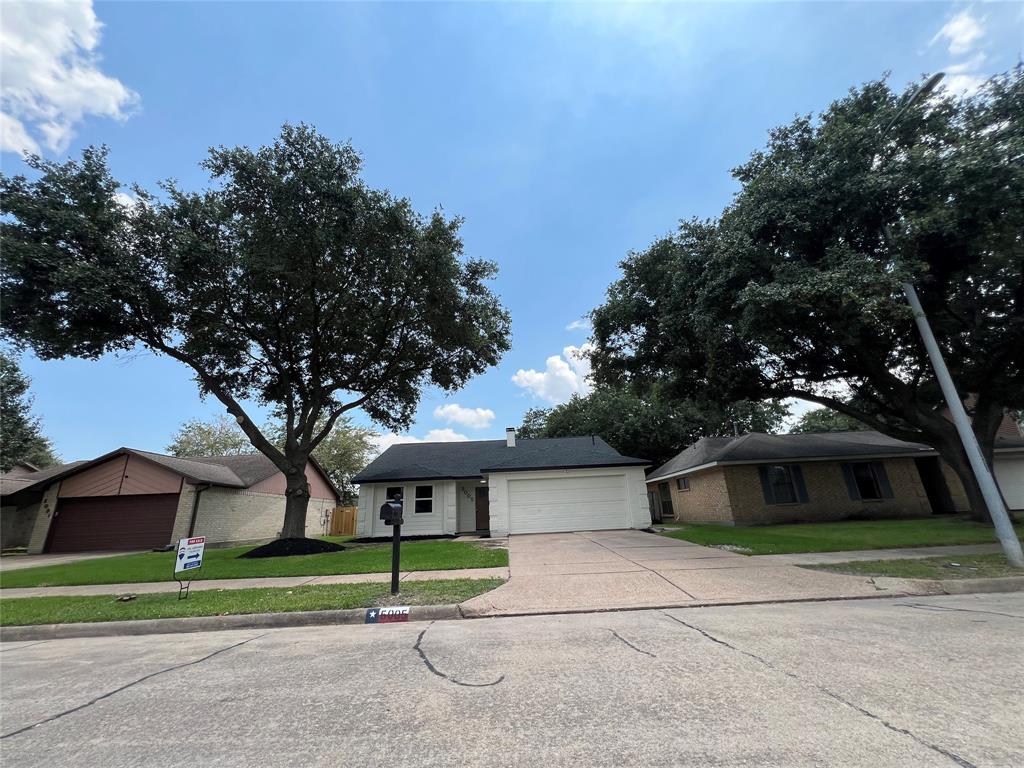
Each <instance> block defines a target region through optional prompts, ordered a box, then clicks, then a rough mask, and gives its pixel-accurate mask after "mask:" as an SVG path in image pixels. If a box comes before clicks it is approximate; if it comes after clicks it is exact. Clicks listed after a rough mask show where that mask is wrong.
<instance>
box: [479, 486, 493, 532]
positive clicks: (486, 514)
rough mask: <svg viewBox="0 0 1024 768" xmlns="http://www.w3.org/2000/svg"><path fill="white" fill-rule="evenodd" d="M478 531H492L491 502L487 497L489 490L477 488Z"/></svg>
mask: <svg viewBox="0 0 1024 768" xmlns="http://www.w3.org/2000/svg"><path fill="white" fill-rule="evenodd" d="M476 529H477V530H478V531H489V530H491V502H490V498H489V497H488V495H487V488H486V487H483V488H481V487H480V486H479V485H478V486H477V487H476Z"/></svg>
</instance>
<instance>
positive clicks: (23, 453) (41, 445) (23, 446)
mask: <svg viewBox="0 0 1024 768" xmlns="http://www.w3.org/2000/svg"><path fill="white" fill-rule="evenodd" d="M31 383H32V382H31V380H30V379H29V378H28V377H27V376H25V374H24V373H22V372H21V368H20V366H19V365H18V361H17V359H15V358H14V357H13V356H11V355H8V354H6V353H4V352H2V351H0V471H3V472H7V471H8V470H10V468H11V467H13V466H14V465H15V464H16V463H18V462H19V461H22V462H27V463H29V464H33V465H35V466H36V467H39V468H40V469H42V468H43V467H50V466H53V465H54V464H58V463H60V460H59V459H58V458H57V455H56V454H55V453H54V452H53V445H52V444H51V443H50V441H49V440H48V439H47V438H46V437H44V436H43V433H42V429H41V426H40V423H39V419H38V418H37V417H36V416H33V415H32V395H31V394H30V393H29V386H30V385H31Z"/></svg>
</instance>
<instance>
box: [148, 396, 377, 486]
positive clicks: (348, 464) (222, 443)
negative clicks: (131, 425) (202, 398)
mask: <svg viewBox="0 0 1024 768" xmlns="http://www.w3.org/2000/svg"><path fill="white" fill-rule="evenodd" d="M262 432H263V434H264V435H266V436H267V439H269V440H270V442H272V443H273V444H274V445H275V446H277V448H278V449H280V450H284V447H285V443H286V441H287V427H286V425H285V423H284V421H283V420H282V419H280V418H272V419H271V420H270V421H269V422H267V423H266V424H264V425H263V428H262ZM376 437H377V433H376V432H374V431H373V430H372V429H366V428H365V427H360V426H357V425H356V424H355V423H353V421H352V419H351V418H350V417H349V416H348V415H347V414H346V415H344V416H341V417H340V418H339V419H337V420H336V421H335V422H334V426H333V427H331V431H330V432H329V433H328V434H327V437H325V438H324V439H323V440H321V441H320V444H319V445H317V446H316V448H314V449H313V453H312V456H313V457H314V458H315V459H316V460H317V463H319V464H320V467H321V468H322V469H323V470H324V471H325V472H326V473H327V474H328V476H329V477H330V478H331V481H332V482H333V483H334V484H335V485H336V486H337V487H338V488H339V489H340V490H341V492H342V494H343V495H344V496H345V497H346V498H345V501H346V502H349V501H353V500H354V498H355V496H356V495H357V494H356V492H355V488H354V486H353V485H352V484H351V483H350V482H349V478H350V477H352V475H354V474H356V472H358V471H359V470H361V469H362V468H363V467H365V466H366V465H367V464H369V463H370V459H372V458H373V455H374V453H375V452H376V450H377V447H376V444H375V443H374V438H376ZM166 450H167V452H168V453H170V454H172V455H173V456H234V455H238V454H245V453H256V449H255V448H254V447H253V444H252V443H251V442H250V441H249V438H248V437H246V435H245V432H243V431H242V429H241V427H239V426H238V423H237V422H236V421H235V420H234V419H231V418H228V417H227V416H224V415H220V416H217V417H216V418H214V419H211V420H210V421H202V420H201V419H192V420H191V421H186V422H185V423H184V424H182V425H181V427H180V428H179V429H178V431H177V433H176V434H175V435H174V439H173V440H172V441H171V443H170V444H169V445H168V446H167V448H166Z"/></svg>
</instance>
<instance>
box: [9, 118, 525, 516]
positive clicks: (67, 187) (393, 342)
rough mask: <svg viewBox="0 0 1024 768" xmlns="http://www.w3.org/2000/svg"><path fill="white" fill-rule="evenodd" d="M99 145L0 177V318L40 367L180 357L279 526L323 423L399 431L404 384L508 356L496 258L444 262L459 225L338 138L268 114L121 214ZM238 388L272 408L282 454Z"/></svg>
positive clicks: (451, 378) (416, 395) (297, 505)
mask: <svg viewBox="0 0 1024 768" xmlns="http://www.w3.org/2000/svg"><path fill="white" fill-rule="evenodd" d="M106 155H107V152H106V150H105V149H95V148H90V149H88V150H86V151H85V152H84V153H83V155H82V159H81V160H80V161H74V160H72V161H69V162H66V163H63V164H60V163H54V162H50V161H46V160H43V159H41V158H39V157H32V158H29V160H28V163H29V165H30V166H31V167H32V168H33V169H34V170H35V171H36V172H37V178H35V179H32V180H30V179H28V178H26V177H24V176H20V175H19V176H14V177H8V176H6V175H3V176H0V195H2V209H0V212H2V215H3V221H2V222H0V227H2V230H0V231H2V245H3V250H4V256H5V260H4V265H3V273H2V275H0V292H2V298H3V302H4V310H5V317H4V321H5V329H6V331H7V333H8V334H9V335H10V336H11V337H12V338H13V339H15V340H16V341H17V342H18V343H21V344H25V345H29V346H31V347H32V348H33V349H34V350H35V352H36V354H38V355H39V356H40V357H42V358H44V359H52V358H62V357H68V356H73V357H87V358H95V357H98V356H100V355H102V354H104V353H106V352H112V351H114V352H116V351H119V350H129V349H131V348H133V347H134V346H135V345H138V344H141V345H143V346H145V347H148V348H149V349H151V350H153V351H155V352H157V353H161V354H166V355H168V356H170V357H172V358H174V359H176V360H178V361H180V362H182V363H184V364H185V365H188V366H190V367H191V368H192V370H193V371H194V372H195V375H196V381H197V382H198V384H199V386H200V391H201V392H202V394H204V395H213V396H214V397H216V398H217V399H218V400H220V401H221V403H223V404H224V406H225V407H226V408H227V411H228V413H229V414H231V415H232V416H233V417H235V418H237V419H238V420H239V423H240V426H241V428H242V430H243V431H244V432H245V434H246V436H247V437H248V438H249V439H250V441H251V442H252V443H253V445H254V446H255V447H256V448H257V449H258V450H259V451H261V452H262V453H264V454H266V455H267V456H268V457H270V458H271V459H272V460H273V461H274V462H275V464H277V466H278V467H279V468H280V469H281V470H282V471H284V472H285V473H286V474H287V475H288V476H289V478H290V481H289V488H288V496H289V506H288V511H287V513H286V515H285V524H284V533H285V535H286V536H288V535H296V536H301V535H302V531H303V524H304V516H305V502H306V500H308V489H307V488H306V487H305V483H304V481H303V480H302V476H301V474H300V473H296V472H295V470H296V469H298V468H301V467H302V466H304V464H305V462H306V460H307V458H308V456H309V454H310V453H311V452H312V451H313V449H314V448H316V446H317V445H319V443H320V442H321V441H322V440H323V439H325V438H326V437H327V435H328V434H329V433H330V431H331V428H332V427H333V424H334V422H335V421H336V420H337V419H338V418H340V417H341V415H342V414H344V413H345V412H347V411H349V410H351V409H353V408H362V409H363V410H364V411H365V412H366V413H367V414H368V415H369V416H370V418H371V419H373V420H374V421H375V422H377V423H378V424H381V425H382V426H384V427H385V428H388V429H394V430H401V429H404V428H407V427H408V426H409V424H410V422H411V420H412V418H413V414H414V413H415V410H416V406H417V404H418V402H419V399H420V393H421V391H422V389H423V388H424V387H427V386H434V387H437V388H439V389H441V390H445V391H451V390H455V389H458V388H459V387H461V386H462V385H463V384H465V382H466V381H468V380H469V378H471V377H472V376H474V375H477V374H479V373H482V372H483V371H484V370H486V369H487V368H488V367H489V366H492V365H495V364H496V363H497V362H498V360H499V359H500V358H501V355H502V354H503V353H504V352H505V351H506V350H507V349H508V348H509V317H508V314H507V313H506V312H505V311H504V309H503V308H502V307H501V305H500V303H499V301H498V299H497V297H496V296H495V295H494V294H493V293H492V292H491V291H490V290H489V289H488V288H487V286H486V282H487V281H488V280H490V279H491V278H493V277H494V275H495V273H496V267H495V265H494V264H493V263H491V262H488V261H481V260H477V259H464V258H462V242H461V240H460V239H459V228H460V225H461V221H460V220H459V219H458V218H446V217H445V216H443V215H442V214H441V213H440V212H434V213H433V214H431V215H430V216H428V217H424V216H421V215H420V214H418V213H416V212H415V211H414V210H413V209H412V206H411V204H410V203H409V201H408V200H405V199H400V198H395V197H393V196H392V195H390V194H389V193H388V192H386V191H381V190H374V189H371V188H369V187H368V186H366V184H365V183H363V181H362V180H361V179H360V177H359V173H360V170H361V160H360V158H359V156H358V155H357V154H356V152H355V150H354V149H352V147H351V146H349V145H348V144H332V143H331V142H330V141H329V140H328V139H327V138H325V137H324V136H322V135H321V134H319V133H317V132H316V131H315V130H313V129H312V128H310V127H308V126H304V125H300V126H291V125H285V126H284V128H283V129H282V131H281V135H280V137H279V138H277V139H276V140H275V141H274V143H273V144H272V145H270V146H265V147H261V148H259V149H255V150H253V149H250V148H248V147H235V148H227V147H219V148H213V149H211V150H210V152H209V155H208V157H207V159H206V160H205V161H204V162H203V163H202V167H203V168H204V169H205V170H206V171H208V172H209V174H210V176H211V179H212V184H211V186H210V187H208V188H207V189H205V190H203V191H200V192H188V191H184V190H181V189H179V188H178V187H177V186H175V185H174V184H173V183H172V182H168V183H166V184H164V185H163V193H164V194H163V196H162V197H157V196H156V195H153V194H150V193H149V192H147V191H145V190H143V189H141V188H138V187H136V188H134V192H135V195H136V197H137V202H136V203H135V204H133V205H130V206H126V205H124V204H123V203H122V202H120V201H119V200H118V199H117V197H116V196H115V193H116V192H117V190H118V188H119V186H120V185H119V183H118V182H117V181H116V180H115V179H114V178H113V177H112V176H111V174H110V171H109V169H108V167H107V158H106ZM247 399H251V400H255V401H257V402H259V403H261V404H271V405H273V406H275V408H277V409H278V410H279V411H280V413H281V414H282V418H283V419H284V423H285V437H286V439H285V447H284V450H280V449H278V448H277V447H276V446H275V445H274V444H273V443H272V442H271V441H270V440H268V439H267V437H266V436H265V435H263V434H262V433H261V431H260V429H259V428H258V427H257V425H256V424H255V423H253V421H252V419H251V418H250V417H249V416H248V414H247V413H246V412H245V409H244V408H243V406H242V404H241V403H242V401H244V400H247ZM296 500H301V502H299V501H296ZM293 501H294V503H293Z"/></svg>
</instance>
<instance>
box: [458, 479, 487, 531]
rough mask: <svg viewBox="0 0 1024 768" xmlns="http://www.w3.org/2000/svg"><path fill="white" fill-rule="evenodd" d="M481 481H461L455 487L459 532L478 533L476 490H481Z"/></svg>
mask: <svg viewBox="0 0 1024 768" xmlns="http://www.w3.org/2000/svg"><path fill="white" fill-rule="evenodd" d="M481 487H483V486H481V484H480V481H479V480H472V481H460V482H458V483H456V485H455V495H456V497H457V499H456V508H457V510H458V514H457V515H456V522H455V530H456V531H457V532H466V533H468V532H471V531H476V489H477V488H481Z"/></svg>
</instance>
